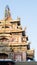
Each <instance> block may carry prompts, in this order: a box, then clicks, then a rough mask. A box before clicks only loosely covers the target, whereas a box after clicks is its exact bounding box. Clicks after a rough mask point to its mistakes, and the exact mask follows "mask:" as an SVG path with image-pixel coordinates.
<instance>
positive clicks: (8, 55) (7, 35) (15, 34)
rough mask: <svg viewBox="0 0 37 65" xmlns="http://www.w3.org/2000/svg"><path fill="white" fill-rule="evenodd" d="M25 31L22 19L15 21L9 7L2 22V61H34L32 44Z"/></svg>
mask: <svg viewBox="0 0 37 65" xmlns="http://www.w3.org/2000/svg"><path fill="white" fill-rule="evenodd" d="M25 31H26V28H25V29H24V30H23V29H22V26H21V23H20V18H18V17H17V19H16V20H13V19H12V17H11V13H10V9H9V7H8V5H7V6H6V8H5V16H4V19H3V20H0V59H13V60H15V61H27V60H28V59H30V60H34V49H30V42H29V40H28V36H27V35H26V32H25Z"/></svg>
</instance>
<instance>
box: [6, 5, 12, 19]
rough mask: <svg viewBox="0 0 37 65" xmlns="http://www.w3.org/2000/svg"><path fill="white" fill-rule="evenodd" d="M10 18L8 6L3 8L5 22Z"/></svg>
mask: <svg viewBox="0 0 37 65" xmlns="http://www.w3.org/2000/svg"><path fill="white" fill-rule="evenodd" d="M10 17H11V13H10V9H9V6H8V5H7V6H6V8H5V20H6V19H8V18H10Z"/></svg>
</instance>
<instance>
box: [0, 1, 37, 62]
mask: <svg viewBox="0 0 37 65" xmlns="http://www.w3.org/2000/svg"><path fill="white" fill-rule="evenodd" d="M6 5H8V6H9V7H10V10H11V16H12V18H13V19H16V18H17V16H18V17H20V18H21V25H22V27H23V28H25V27H26V28H27V29H26V34H27V35H28V37H29V41H30V42H31V44H30V46H31V48H33V49H35V60H36V61H37V0H0V19H3V18H4V10H5V7H6Z"/></svg>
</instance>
